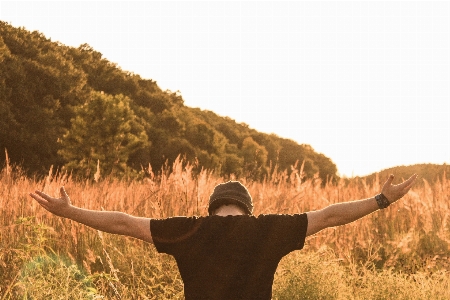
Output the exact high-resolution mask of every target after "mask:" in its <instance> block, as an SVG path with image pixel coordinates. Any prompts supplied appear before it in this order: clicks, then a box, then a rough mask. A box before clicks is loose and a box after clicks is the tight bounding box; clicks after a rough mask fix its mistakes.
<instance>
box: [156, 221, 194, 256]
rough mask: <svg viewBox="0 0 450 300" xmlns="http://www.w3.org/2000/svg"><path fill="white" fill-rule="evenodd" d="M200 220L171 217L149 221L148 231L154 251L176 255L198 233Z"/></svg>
mask: <svg viewBox="0 0 450 300" xmlns="http://www.w3.org/2000/svg"><path fill="white" fill-rule="evenodd" d="M201 223H202V219H200V218H198V217H172V218H167V219H151V220H150V231H151V234H152V239H153V243H154V245H155V247H156V250H157V251H158V252H160V253H167V254H171V255H176V253H177V252H178V251H179V250H180V251H181V250H182V248H183V245H185V244H186V243H187V241H188V240H189V239H190V238H191V237H192V236H193V235H194V234H195V233H196V232H197V231H198V229H199V228H200V225H201Z"/></svg>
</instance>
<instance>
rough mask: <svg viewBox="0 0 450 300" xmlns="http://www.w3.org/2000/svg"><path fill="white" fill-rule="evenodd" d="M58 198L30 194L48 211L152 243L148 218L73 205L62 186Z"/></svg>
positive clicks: (109, 231) (102, 229) (39, 193)
mask: <svg viewBox="0 0 450 300" xmlns="http://www.w3.org/2000/svg"><path fill="white" fill-rule="evenodd" d="M60 195H61V197H60V198H53V197H50V196H49V195H47V194H45V193H42V192H40V191H36V192H35V193H30V196H31V197H32V198H33V199H34V200H36V201H37V202H38V203H39V204H40V205H41V206H42V207H43V208H45V209H46V210H48V211H49V212H51V213H53V214H55V215H57V216H60V217H64V218H68V219H71V220H74V221H76V222H79V223H82V224H85V225H87V226H89V227H92V228H94V229H98V230H100V231H104V232H108V233H114V234H121V235H127V236H131V237H134V238H138V239H141V240H144V241H146V242H149V243H152V242H153V240H152V235H151V233H150V219H149V218H139V217H134V216H131V215H128V214H126V213H123V212H118V211H96V210H89V209H83V208H79V207H75V206H73V205H72V203H71V202H70V198H69V196H68V195H67V193H66V191H65V189H64V187H61V189H60Z"/></svg>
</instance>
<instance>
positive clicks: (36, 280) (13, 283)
mask: <svg viewBox="0 0 450 300" xmlns="http://www.w3.org/2000/svg"><path fill="white" fill-rule="evenodd" d="M147 172H148V174H149V176H148V178H147V179H145V180H144V181H139V182H138V181H118V180H114V179H100V180H97V181H90V180H86V181H84V182H80V181H75V180H72V178H71V177H70V176H67V174H54V173H53V172H52V171H50V172H49V174H48V176H47V177H46V178H41V179H30V178H27V177H25V176H23V175H22V173H21V172H20V169H14V168H11V167H10V166H9V165H6V167H4V168H3V170H1V171H0V299H1V300H3V299H178V298H183V285H182V282H181V279H180V276H179V273H178V271H177V268H176V264H175V262H174V260H173V259H172V258H171V257H169V256H166V255H160V254H157V253H156V251H155V249H154V247H153V246H152V245H149V244H146V243H144V242H141V241H138V240H135V239H131V238H127V237H122V236H116V235H110V234H102V233H100V232H97V231H95V230H93V229H90V228H88V227H86V226H83V225H80V224H77V223H75V222H72V221H70V220H67V219H61V218H58V217H54V216H52V215H50V214H49V213H47V212H46V211H45V210H44V209H42V208H40V207H39V206H38V205H37V204H36V203H35V202H33V201H32V200H31V198H30V197H29V196H28V192H30V191H34V190H35V189H40V190H43V191H45V192H47V193H50V194H57V193H58V188H59V187H60V186H61V185H65V186H66V190H67V191H68V193H69V195H70V196H71V199H72V202H73V203H74V204H75V205H77V206H81V207H84V208H90V209H98V210H100V209H104V210H119V211H123V212H127V213H130V214H133V215H138V216H146V217H154V218H159V217H168V216H174V215H192V214H198V215H206V214H207V201H208V197H209V194H210V193H211V191H212V190H213V188H214V186H215V185H216V184H217V183H220V182H222V181H224V180H225V179H224V178H219V177H217V176H215V174H214V173H213V172H209V171H207V170H204V171H202V172H200V174H193V172H192V167H191V166H189V165H187V166H186V165H183V163H182V162H181V161H176V162H175V164H174V165H173V166H172V168H171V170H170V171H169V170H162V171H161V172H159V173H158V175H155V174H154V173H153V172H152V170H151V169H149V170H147ZM301 173H302V172H301V168H297V167H293V172H292V174H290V175H289V176H288V175H287V172H279V171H276V170H275V171H274V172H273V173H272V174H271V176H270V177H269V178H267V179H266V180H265V181H263V182H249V181H245V180H242V181H243V183H244V184H245V185H247V187H248V189H249V191H250V193H251V194H252V195H253V198H254V202H255V214H263V213H298V212H304V211H308V210H314V209H319V208H322V207H324V206H326V205H329V204H331V203H336V202H342V201H348V200H355V199H361V198H366V197H370V196H373V195H374V194H376V193H378V192H379V191H380V185H381V184H382V183H383V182H384V178H380V179H377V180H375V182H374V184H373V185H370V186H368V185H366V184H365V183H364V182H361V180H359V181H358V180H353V181H350V182H349V183H344V182H343V181H341V182H340V183H339V184H337V185H332V184H328V183H327V184H325V185H323V184H321V182H320V180H319V179H318V178H316V179H312V180H305V181H303V180H302V176H301ZM419 180H421V179H420V178H419ZM449 191H450V181H449V180H447V179H446V177H445V174H444V176H443V177H442V180H438V181H436V182H435V183H433V184H429V183H428V182H424V184H423V185H420V187H419V186H417V187H413V189H412V190H411V191H410V192H409V194H408V195H406V196H405V197H404V198H403V199H402V200H401V201H400V202H399V203H396V204H395V205H393V206H391V207H390V208H388V209H386V210H384V211H378V212H375V213H373V214H372V215H370V216H368V217H366V218H364V219H362V220H359V221H357V222H354V223H352V224H349V225H346V226H342V227H338V228H331V229H327V230H324V231H322V232H320V233H319V234H317V235H315V236H314V237H312V238H310V239H308V241H307V244H306V246H305V249H304V250H302V251H296V252H294V253H291V254H290V255H288V256H287V257H285V258H284V259H283V260H282V262H281V263H280V266H279V268H278V271H277V274H276V278H275V283H274V298H275V299H449V298H450V286H449V285H450V279H449V272H450V248H449V242H450V234H449V229H450V225H449V220H448V216H449V212H450V209H449V200H450V199H449Z"/></svg>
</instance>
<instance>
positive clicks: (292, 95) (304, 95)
mask: <svg viewBox="0 0 450 300" xmlns="http://www.w3.org/2000/svg"><path fill="white" fill-rule="evenodd" d="M0 19H1V20H2V21H7V22H10V23H11V25H13V26H16V27H19V26H23V27H25V28H26V29H28V30H31V31H33V30H38V31H40V32H42V33H43V34H44V35H45V36H47V37H48V38H51V39H52V40H53V41H59V42H61V43H63V44H66V45H69V46H74V47H78V46H79V45H80V44H83V43H88V44H89V45H91V46H92V47H93V48H94V49H95V50H97V51H99V52H101V53H102V54H103V56H104V57H105V58H106V59H108V60H110V61H112V62H115V63H117V64H118V66H120V67H121V68H122V69H123V70H126V71H131V72H134V73H136V74H139V75H141V77H144V78H147V79H153V80H155V81H157V82H158V84H159V86H160V87H161V88H163V89H169V90H171V91H177V90H179V91H180V92H181V95H182V96H183V99H184V101H185V104H186V105H187V106H190V107H200V108H201V109H207V110H212V111H214V112H215V113H217V114H219V115H221V116H229V117H231V118H233V119H235V120H236V121H237V122H244V123H246V124H248V125H249V126H250V127H252V128H254V129H256V130H258V131H261V132H266V133H275V134H277V135H279V136H281V137H285V138H290V139H293V140H295V141H296V142H298V143H305V144H310V145H311V146H312V147H313V148H314V149H315V150H316V151H318V152H321V153H323V154H325V155H326V156H328V157H330V158H331V159H332V160H333V162H334V163H336V165H337V167H338V172H339V173H340V175H346V176H352V174H353V175H355V176H356V175H366V174H369V173H372V172H376V171H380V170H382V169H385V168H389V167H393V166H397V165H410V164H415V163H437V164H442V163H444V162H446V163H449V162H450V118H449V116H450V5H449V2H448V1H440V2H431V1H424V2H413V1H386V2H381V1H376V2H375V1H374V2H371V1H349V2H344V1H331V2H325V1H313V2H312V1H311V2H307V1H296V2H282V1H261V2H260V1H250V2H246V1H226V2H221V1H208V2H206V1H203V2H190V1H182V2H174V1H164V2H159V1H158V2H157V1H146V2H132V1H117V2H109V1H101V2H93V1H89V2H88V1H86V2H84V1H72V2H70V1H60V2H56V1H51V2H42V1H32V2H24V1H1V2H0Z"/></svg>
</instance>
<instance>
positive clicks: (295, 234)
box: [258, 214, 308, 256]
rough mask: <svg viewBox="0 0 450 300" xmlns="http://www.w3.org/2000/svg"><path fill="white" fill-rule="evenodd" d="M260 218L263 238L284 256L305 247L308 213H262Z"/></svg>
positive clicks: (273, 249)
mask: <svg viewBox="0 0 450 300" xmlns="http://www.w3.org/2000/svg"><path fill="white" fill-rule="evenodd" d="M258 219H260V220H259V221H260V222H261V226H262V236H261V238H262V239H263V240H265V241H266V243H267V244H268V245H267V247H268V248H271V249H272V251H274V252H278V254H279V255H281V256H284V255H286V254H288V253H290V252H291V251H294V250H300V249H302V248H303V246H304V244H305V238H306V229H307V228H308V218H307V216H306V214H293V215H275V214H274V215H261V216H258ZM269 245H270V246H269Z"/></svg>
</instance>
